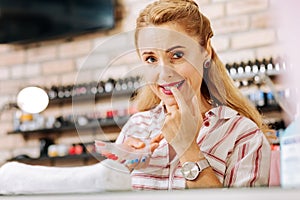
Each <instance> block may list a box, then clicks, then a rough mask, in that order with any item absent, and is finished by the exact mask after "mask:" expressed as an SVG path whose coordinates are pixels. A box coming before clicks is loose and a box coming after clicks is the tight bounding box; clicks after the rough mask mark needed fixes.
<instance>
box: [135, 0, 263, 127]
mask: <svg viewBox="0 0 300 200" xmlns="http://www.w3.org/2000/svg"><path fill="white" fill-rule="evenodd" d="M168 22H172V23H177V24H179V25H180V26H182V27H183V28H184V29H185V30H186V33H187V34H188V35H190V36H193V37H196V38H197V39H198V41H199V44H200V45H201V46H202V47H204V48H208V46H210V42H209V41H210V38H211V37H212V36H213V31H212V29H211V26H210V21H209V20H208V18H206V17H205V16H204V15H203V14H202V13H201V12H200V11H199V7H198V5H197V4H196V3H195V2H194V1H192V0H159V1H156V2H154V3H152V4H149V5H148V6H147V7H146V8H145V9H144V10H143V11H142V12H141V13H140V15H139V17H138V18H137V21H136V28H137V29H136V34H135V42H136V46H138V44H137V38H138V30H139V29H140V28H143V27H147V26H150V25H154V26H155V25H162V24H165V23H168ZM211 49H212V57H211V59H212V65H211V67H210V68H208V69H204V74H203V81H202V85H201V94H202V95H203V96H204V97H205V98H206V99H210V100H213V101H214V102H216V103H217V104H221V105H226V106H228V107H230V108H232V109H234V110H236V111H238V113H239V114H240V115H243V116H245V117H247V118H249V119H251V120H252V121H254V122H255V123H256V124H257V126H258V127H259V128H261V129H262V130H263V131H265V130H267V127H266V126H265V125H264V124H263V122H262V117H261V115H260V113H259V112H258V111H257V109H256V108H255V107H254V105H253V104H252V103H251V102H250V101H249V100H248V99H247V98H246V97H245V96H244V95H243V94H242V93H241V92H240V90H239V89H238V88H236V87H235V85H234V84H233V80H232V79H231V77H229V75H228V74H227V72H226V69H225V67H224V65H223V64H222V62H221V61H220V59H219V58H218V56H217V54H216V52H215V51H214V49H213V48H212V47H211ZM226 91H227V92H226ZM229 91H230V92H229ZM133 100H134V101H135V102H136V106H137V109H138V110H139V111H145V110H149V109H151V108H153V107H154V106H156V105H158V104H159V103H160V99H159V98H158V97H157V96H156V95H155V94H154V93H153V92H152V90H151V89H150V87H149V86H144V87H143V88H141V89H140V90H139V91H138V93H137V96H136V97H135V98H134V99H133Z"/></svg>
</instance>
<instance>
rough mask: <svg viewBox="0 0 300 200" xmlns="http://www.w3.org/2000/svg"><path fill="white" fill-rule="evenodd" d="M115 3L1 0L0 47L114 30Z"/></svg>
mask: <svg viewBox="0 0 300 200" xmlns="http://www.w3.org/2000/svg"><path fill="white" fill-rule="evenodd" d="M114 8H115V2H114V0H0V43H28V42H35V41H42V40H47V39H52V38H58V37H65V36H70V35H72V36H74V35H76V34H80V33H85V32H90V31H96V30H109V29H112V28H113V27H114V24H115V17H114Z"/></svg>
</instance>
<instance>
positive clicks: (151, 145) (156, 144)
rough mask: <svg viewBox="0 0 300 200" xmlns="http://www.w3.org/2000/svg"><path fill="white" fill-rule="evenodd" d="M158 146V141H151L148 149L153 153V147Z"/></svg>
mask: <svg viewBox="0 0 300 200" xmlns="http://www.w3.org/2000/svg"><path fill="white" fill-rule="evenodd" d="M158 146H159V144H158V143H151V144H150V150H151V153H153V151H154V150H155V149H157V147H158Z"/></svg>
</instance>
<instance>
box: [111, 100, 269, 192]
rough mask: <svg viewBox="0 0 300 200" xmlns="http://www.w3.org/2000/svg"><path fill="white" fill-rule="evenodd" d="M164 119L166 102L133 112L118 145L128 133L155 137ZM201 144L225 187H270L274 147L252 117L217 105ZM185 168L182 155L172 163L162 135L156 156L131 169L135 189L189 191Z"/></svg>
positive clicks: (206, 119) (205, 121) (208, 116)
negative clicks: (270, 170)
mask: <svg viewBox="0 0 300 200" xmlns="http://www.w3.org/2000/svg"><path fill="white" fill-rule="evenodd" d="M164 118H165V114H164V109H163V107H162V105H161V104H160V105H158V106H157V107H155V108H154V109H152V110H149V111H145V112H139V113H136V114H134V115H133V116H132V117H131V118H130V119H129V121H128V122H127V123H126V124H125V126H124V127H123V129H122V131H121V133H120V135H119V137H118V138H117V141H116V143H123V142H124V141H125V139H126V138H127V137H128V136H133V137H137V138H141V139H143V138H153V137H155V136H156V135H158V134H160V133H161V129H162V125H163V122H164ZM197 143H198V145H199V148H200V150H201V151H202V153H203V154H204V156H205V157H206V159H207V160H208V162H209V163H210V165H211V167H212V168H213V170H214V172H215V174H216V176H217V177H218V179H219V180H220V182H221V183H222V184H223V186H224V187H252V186H266V185H268V179H269V168H270V154H271V150H270V145H269V142H268V141H267V139H266V137H265V136H264V134H263V133H262V132H261V130H260V129H259V128H258V127H257V125H256V124H255V123H254V122H253V121H252V120H250V119H249V118H246V117H244V116H241V115H239V114H238V113H237V111H235V110H233V109H231V108H229V107H227V106H219V107H215V108H212V109H211V110H209V111H208V112H206V113H205V117H204V119H203V125H202V127H201V129H200V132H199V134H198V137H197ZM180 169H181V164H180V162H179V159H178V158H177V156H176V157H175V158H174V159H173V160H172V161H171V162H169V147H168V143H167V141H166V140H165V139H163V140H161V141H160V143H159V147H158V148H157V149H156V150H155V151H154V152H153V154H152V155H151V158H150V162H149V166H148V167H147V168H145V169H139V170H133V171H132V173H131V178H132V187H133V189H136V190H149V189H150V190H171V189H184V188H185V186H186V181H185V179H184V177H183V176H182V174H181V171H180Z"/></svg>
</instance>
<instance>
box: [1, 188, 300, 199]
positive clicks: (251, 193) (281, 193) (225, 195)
mask: <svg viewBox="0 0 300 200" xmlns="http://www.w3.org/2000/svg"><path fill="white" fill-rule="evenodd" d="M299 196H300V189H282V188H279V187H276V188H239V189H198V190H184V191H172V192H170V191H143V192H132V191H130V192H104V193H90V194H87V193H86V194H58V195H55V194H51V195H16V196H0V199H4V200H27V199H28V200H40V199H43V200H48V199H49V200H50V199H51V200H69V199H72V200H79V199H80V200H101V199H109V200H120V199H122V200H127V199H128V200H133V199H143V200H148V199H149V200H153V199H172V200H176V199H185V200H186V199H201V200H206V199H207V200H220V199H222V200H233V199H243V200H269V199H270V200H282V199H288V200H296V199H297V200H298V199H299Z"/></svg>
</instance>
